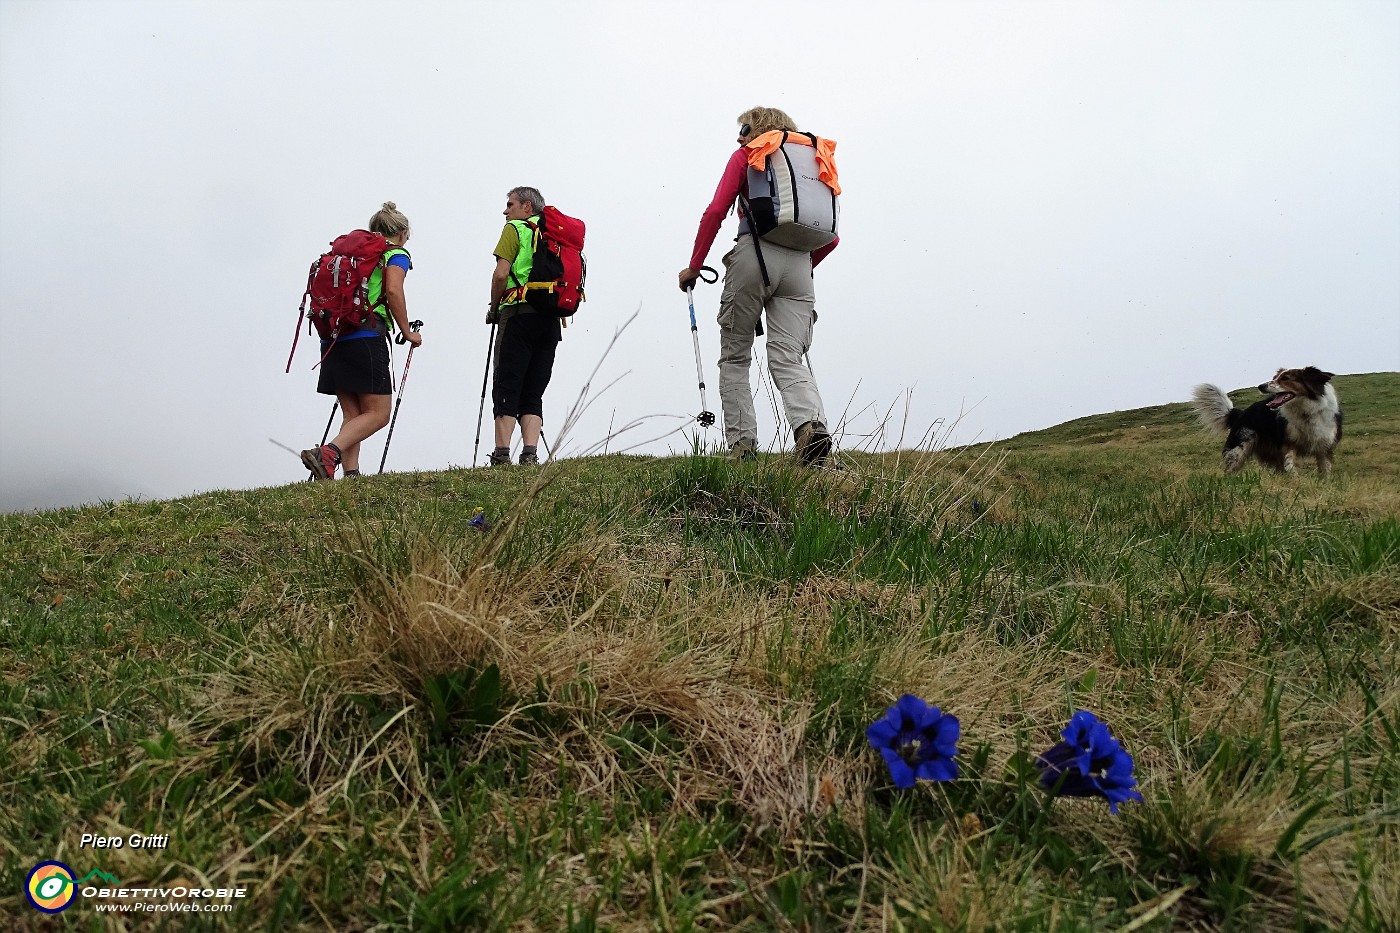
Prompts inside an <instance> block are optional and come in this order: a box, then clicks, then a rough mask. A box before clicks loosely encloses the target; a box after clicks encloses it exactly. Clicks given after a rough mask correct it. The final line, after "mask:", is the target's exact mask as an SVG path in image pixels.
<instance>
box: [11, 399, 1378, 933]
mask: <svg viewBox="0 0 1400 933" xmlns="http://www.w3.org/2000/svg"><path fill="white" fill-rule="evenodd" d="M1337 386H1338V393H1339V395H1340V396H1341V398H1342V399H1343V403H1344V405H1345V407H1346V411H1347V434H1346V437H1345V439H1344V440H1343V442H1342V446H1341V448H1340V450H1339V456H1338V460H1337V471H1336V474H1335V475H1334V476H1333V477H1332V478H1331V479H1330V480H1329V481H1321V480H1319V479H1318V478H1317V477H1316V476H1315V475H1313V474H1312V472H1311V471H1310V470H1307V469H1305V470H1301V471H1300V472H1299V473H1298V474H1296V475H1292V476H1277V475H1274V474H1268V473H1263V472H1260V471H1259V470H1258V469H1257V468H1251V469H1249V470H1247V471H1246V472H1245V473H1243V474H1241V475H1237V476H1233V477H1226V476H1223V475H1222V473H1221V470H1220V463H1219V459H1220V458H1219V441H1218V439H1216V438H1213V437H1211V436H1209V435H1206V434H1204V433H1203V432H1201V431H1200V430H1199V429H1198V428H1196V427H1195V426H1194V424H1193V423H1191V419H1190V416H1189V414H1188V411H1187V409H1186V407H1185V406H1184V405H1172V406H1164V407H1160V408H1153V409H1142V410H1138V411H1133V412H1118V413H1113V414H1106V415H1100V416H1095V417H1093V418H1086V419H1080V420H1078V421H1074V422H1070V423H1068V424H1065V425H1060V426H1058V427H1056V428H1052V429H1049V430H1047V431H1041V432H1036V433H1034V434H1027V435H1021V436H1019V437H1017V438H1013V439H1011V440H1009V441H1006V442H1003V443H999V444H996V445H989V446H987V445H984V446H979V447H976V448H968V449H962V450H951V451H940V452H908V451H906V452H903V453H901V454H897V455H896V454H889V455H880V456H873V455H863V454H845V455H842V456H840V457H839V458H838V461H839V464H840V466H841V467H842V468H841V469H840V470H834V471H825V472H820V473H812V472H808V471H802V470H799V469H795V468H793V467H792V466H791V465H790V463H788V462H787V460H786V459H785V458H784V457H782V456H779V455H764V456H761V457H760V458H759V460H758V462H757V463H755V464H738V465H736V464H731V463H728V462H726V461H723V460H721V459H718V458H713V457H705V456H701V455H695V456H689V457H681V458H675V459H666V460H653V459H647V458H638V457H619V456H611V457H593V458H586V459H580V460H574V461H568V462H565V463H562V464H559V465H557V466H550V467H548V468H547V469H545V470H543V471H522V470H518V469H512V470H496V471H488V470H457V471H449V472H444V473H433V474H401V475H393V476H384V477H374V478H365V479H363V480H361V481H359V482H339V483H335V484H310V483H293V484H291V485H289V486H286V487H283V488H279V489H270V490H257V491H248V492H227V493H215V494H209V495H203V496H196V497H191V498H188V499H183V500H177V501H170V502H127V503H107V504H103V505H100V506H95V507H90V508H83V509H67V510H59V511H52V512H44V513H37V514H26V515H7V516H3V517H0V535H3V539H4V541H5V542H6V545H5V548H4V551H3V557H0V561H3V563H2V564H0V566H3V574H2V575H0V672H2V673H3V679H2V680H0V846H3V852H4V859H3V863H2V865H0V876H3V877H0V888H3V890H4V891H7V892H13V893H11V894H8V895H5V896H3V897H0V914H3V915H4V916H5V917H6V919H9V920H10V921H11V924H10V925H12V926H17V927H19V928H34V929H40V928H44V929H47V928H49V927H50V926H52V923H51V922H49V921H46V920H42V919H41V918H40V916H39V915H38V914H37V913H36V912H34V911H33V910H32V909H31V908H30V907H29V906H28V905H27V903H26V902H25V900H24V898H23V895H22V894H20V893H19V892H20V891H21V889H22V887H23V882H24V878H25V876H26V874H27V873H28V871H29V869H30V867H32V866H33V865H34V864H35V863H36V862H38V861H41V860H44V859H59V860H62V861H65V862H67V863H68V864H70V865H71V866H73V867H74V868H75V869H76V870H78V871H79V872H80V873H86V872H87V871H89V870H91V869H94V868H100V869H102V870H104V871H106V872H108V873H110V874H111V875H114V876H115V877H117V878H119V879H121V882H122V883H123V884H124V885H126V886H128V887H148V886H150V887H153V886H157V885H159V886H172V885H173V884H178V883H181V882H182V881H183V882H187V883H198V884H201V885H202V884H209V885H210V886H216V887H217V886H224V887H227V886H231V885H236V886H243V887H246V888H248V891H249V896H248V898H246V899H245V900H243V901H240V902H238V903H237V904H236V905H235V910H234V911H233V912H232V913H229V914H217V915H215V914H209V915H203V916H199V915H193V916H191V915H169V914H166V915H161V914H147V915H142V919H133V918H132V917H131V916H130V915H127V916H126V919H125V921H124V922H123V921H122V920H120V919H117V918H120V917H122V916H123V915H104V914H101V913H98V912H96V911H95V910H94V908H93V906H92V905H91V904H90V903H81V902H80V903H78V904H76V905H75V906H74V907H72V908H71V909H70V910H68V911H67V912H66V913H65V914H64V920H65V922H66V924H67V925H69V926H75V927H77V928H81V929H88V928H91V929H101V928H108V927H110V928H113V929H125V928H131V927H132V925H133V924H135V925H136V926H140V925H142V924H145V925H148V926H155V927H162V926H168V927H169V928H172V929H173V928H185V927H187V926H193V927H195V928H207V929H269V930H271V929H276V930H283V929H335V930H357V929H425V930H460V929H478V928H479V929H540V930H603V929H638V930H642V929H646V930H650V929H667V930H688V929H699V928H704V929H721V928H724V929H728V928H737V929H753V930H769V929H772V930H821V929H906V930H930V929H932V930H983V929H987V930H991V929H995V930H1049V929H1056V930H1097V929H1116V928H1121V927H1125V926H1128V925H1130V924H1134V923H1137V924H1138V926H1135V927H1133V929H1145V930H1167V929H1176V928H1201V929H1233V930H1255V929H1295V930H1324V929H1346V930H1380V929H1393V928H1395V927H1396V926H1397V924H1400V883H1397V882H1396V880H1395V879H1396V878H1400V676H1397V669H1398V665H1397V662H1400V518H1398V517H1397V515H1400V483H1397V482H1396V480H1397V470H1396V468H1395V466H1394V464H1396V463H1397V462H1400V375H1397V374H1394V373H1383V374H1373V375H1365V376H1346V377H1339V379H1338V380H1337ZM1235 397H1236V398H1237V400H1238V401H1249V400H1250V393H1249V392H1246V391H1241V392H1239V393H1235ZM537 480H539V481H537ZM477 506H481V507H483V508H485V510H486V514H487V517H488V518H489V519H490V520H491V521H492V522H493V527H492V528H491V530H489V531H487V532H484V533H483V532H479V531H476V530H475V529H472V528H470V527H468V526H467V524H466V522H467V520H468V519H469V518H470V517H471V515H472V512H473V510H474V508H475V507H477ZM904 692H912V693H915V694H918V695H920V696H922V697H924V698H925V699H927V700H928V701H929V702H931V703H936V704H938V705H940V706H942V707H943V708H944V710H945V711H947V712H951V713H954V714H956V715H957V716H959V718H960V719H961V722H962V727H963V732H962V741H961V755H960V759H961V768H962V776H961V777H960V779H959V780H958V781H956V782H953V783H950V784H944V785H937V786H934V785H927V784H921V785H919V786H917V787H915V788H913V789H912V790H899V789H897V788H895V787H893V786H892V784H891V783H890V781H889V779H888V775H887V774H886V772H885V770H884V766H883V763H882V762H881V761H880V759H879V757H878V755H876V754H875V753H874V752H873V751H871V749H870V748H869V747H868V745H867V744H866V742H865V738H864V729H865V727H866V726H867V725H868V724H869V723H870V722H871V721H873V720H874V719H875V718H876V717H877V716H879V715H880V714H881V713H882V712H883V710H884V708H885V707H886V706H888V705H889V704H890V703H891V702H893V700H894V699H895V698H896V697H898V696H899V695H900V694H901V693H904ZM1080 708H1085V709H1091V710H1093V711H1094V712H1095V713H1097V714H1098V715H1099V716H1100V717H1101V718H1103V719H1104V720H1105V721H1107V722H1108V723H1109V724H1110V726H1111V727H1112V729H1113V732H1114V735H1115V736H1116V737H1118V738H1120V739H1121V740H1122V742H1123V744H1124V746H1125V747H1126V748H1127V749H1128V750H1129V751H1130V752H1131V753H1132V754H1133V755H1134V757H1135V759H1136V762H1137V774H1138V778H1139V781H1140V789H1141V791H1142V793H1143V796H1144V797H1145V802H1144V803H1143V804H1136V803H1128V804H1124V805H1123V806H1122V812H1121V814H1120V815H1119V816H1117V817H1115V816H1112V815H1110V814H1109V812H1108V809H1107V806H1106V805H1104V804H1103V802H1101V801H1094V800H1073V799H1052V798H1047V797H1046V796H1045V795H1044V794H1043V793H1042V792H1041V791H1040V790H1039V789H1038V788H1037V787H1036V782H1035V771H1034V768H1033V765H1032V762H1033V760H1034V756H1035V754H1036V753H1037V752H1039V751H1041V750H1043V749H1045V748H1046V747H1048V746H1049V745H1051V744H1052V743H1053V742H1054V741H1056V739H1057V732H1058V730H1059V729H1060V728H1061V727H1062V725H1063V724H1064V722H1065V720H1067V719H1068V717H1069V715H1070V714H1071V713H1073V711H1074V710H1076V709H1080ZM84 832H91V833H101V834H106V835H122V836H126V835H129V834H130V833H133V832H142V833H168V834H169V835H170V845H169V848H167V849H164V850H133V849H129V848H122V849H105V850H92V849H79V848H78V841H79V837H80V836H81V834H82V833H84Z"/></svg>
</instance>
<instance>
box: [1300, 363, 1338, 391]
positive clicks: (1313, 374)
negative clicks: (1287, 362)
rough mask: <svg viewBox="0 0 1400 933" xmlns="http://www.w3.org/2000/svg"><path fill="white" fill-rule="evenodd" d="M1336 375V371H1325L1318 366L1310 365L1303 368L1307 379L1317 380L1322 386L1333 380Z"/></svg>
mask: <svg viewBox="0 0 1400 933" xmlns="http://www.w3.org/2000/svg"><path fill="white" fill-rule="evenodd" d="M1334 375H1336V373H1329V372H1324V371H1323V370H1321V369H1318V368H1317V367H1316V366H1308V367H1305V368H1304V369H1303V378H1305V379H1307V380H1308V381H1309V382H1316V383H1317V384H1318V385H1320V386H1325V385H1327V383H1329V382H1331V381H1332V377H1333V376H1334Z"/></svg>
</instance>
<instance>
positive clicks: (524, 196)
mask: <svg viewBox="0 0 1400 933" xmlns="http://www.w3.org/2000/svg"><path fill="white" fill-rule="evenodd" d="M506 197H508V198H515V200H517V201H529V202H530V213H532V214H538V213H540V212H542V211H543V210H544V195H542V194H540V189H538V188H512V189H510V190H509V191H507V192H506Z"/></svg>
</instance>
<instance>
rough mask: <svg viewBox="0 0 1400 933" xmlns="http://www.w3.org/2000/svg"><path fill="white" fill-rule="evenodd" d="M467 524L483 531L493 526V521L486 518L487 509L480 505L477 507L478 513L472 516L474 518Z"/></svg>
mask: <svg viewBox="0 0 1400 933" xmlns="http://www.w3.org/2000/svg"><path fill="white" fill-rule="evenodd" d="M467 524H468V525H470V526H472V527H473V528H477V529H480V530H481V531H485V530H486V529H488V528H490V527H491V523H490V522H488V521H487V520H486V510H485V509H483V508H480V507H478V508H477V510H476V514H475V515H473V516H472V520H471V521H469V522H467Z"/></svg>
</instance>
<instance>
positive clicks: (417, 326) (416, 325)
mask: <svg viewBox="0 0 1400 933" xmlns="http://www.w3.org/2000/svg"><path fill="white" fill-rule="evenodd" d="M408 329H409V330H411V331H414V332H415V333H416V332H417V331H420V330H422V329H423V322H422V321H409V322H408ZM394 341H395V342H396V343H408V338H407V337H405V336H404V335H403V334H402V333H400V334H399V335H398V336H397V337H395V338H394ZM416 349H418V348H417V347H409V348H408V358H407V359H405V360H404V361H403V378H402V379H400V380H399V397H398V398H397V399H395V400H394V415H393V417H392V418H390V419H389V434H388V436H387V437H385V438H384V453H383V454H382V455H381V456H380V458H379V472H380V473H383V472H384V461H385V460H388V459H389V444H390V443H392V442H393V440H394V424H395V422H397V421H398V420H399V406H400V405H402V404H403V388H404V386H406V385H408V367H410V366H412V365H413V351H414V350H416Z"/></svg>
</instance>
